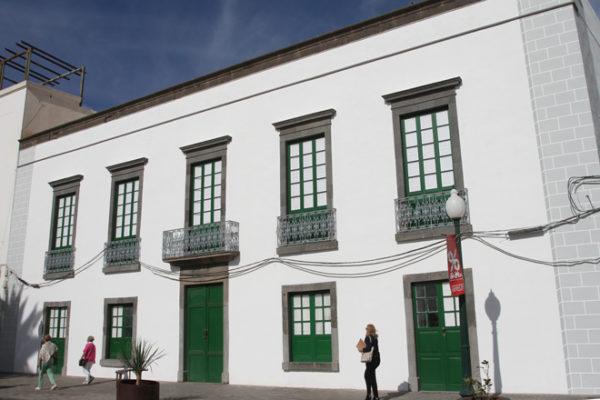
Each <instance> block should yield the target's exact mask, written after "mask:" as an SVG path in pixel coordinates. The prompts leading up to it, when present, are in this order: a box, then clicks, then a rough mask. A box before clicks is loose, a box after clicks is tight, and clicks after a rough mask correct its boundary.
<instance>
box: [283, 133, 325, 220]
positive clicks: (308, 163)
mask: <svg viewBox="0 0 600 400" xmlns="http://www.w3.org/2000/svg"><path fill="white" fill-rule="evenodd" d="M286 147H287V171H286V172H287V182H288V183H287V197H288V211H289V213H297V212H306V211H313V210H321V209H325V208H327V172H326V170H327V168H326V152H325V150H326V149H325V137H324V136H323V135H320V136H315V137H312V138H308V139H302V140H301V141H294V142H288V143H287V146H286Z"/></svg>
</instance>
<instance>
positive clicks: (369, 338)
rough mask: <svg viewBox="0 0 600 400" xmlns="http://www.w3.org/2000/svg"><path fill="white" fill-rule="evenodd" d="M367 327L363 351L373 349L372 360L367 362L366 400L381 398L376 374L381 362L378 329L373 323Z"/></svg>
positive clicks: (366, 351)
mask: <svg viewBox="0 0 600 400" xmlns="http://www.w3.org/2000/svg"><path fill="white" fill-rule="evenodd" d="M365 329H366V331H367V332H366V335H365V341H364V346H363V347H362V352H363V353H369V352H370V351H373V354H372V357H371V361H369V362H366V363H365V383H366V385H367V397H365V400H379V392H378V391H377V377H376V376H375V370H376V369H377V367H379V363H380V362H381V357H380V355H379V341H378V340H377V339H378V336H377V330H376V329H375V325H373V324H369V325H367V327H366V328H365ZM359 350H360V349H359ZM371 391H372V392H373V397H371Z"/></svg>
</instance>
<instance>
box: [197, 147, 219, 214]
mask: <svg viewBox="0 0 600 400" xmlns="http://www.w3.org/2000/svg"><path fill="white" fill-rule="evenodd" d="M191 169H192V174H191V177H190V178H191V182H190V201H191V203H192V204H191V205H192V206H191V214H190V219H191V221H190V225H191V226H198V225H206V224H212V223H215V222H220V221H221V187H222V184H221V176H222V175H221V174H222V161H221V159H220V158H219V159H213V160H208V161H202V162H199V163H196V164H193V165H192V166H191Z"/></svg>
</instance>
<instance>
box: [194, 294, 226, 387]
mask: <svg viewBox="0 0 600 400" xmlns="http://www.w3.org/2000/svg"><path fill="white" fill-rule="evenodd" d="M222 373H223V285H222V284H216V285H203V286H192V287H188V288H187V289H186V292H185V379H186V380H187V381H194V382H221V375H222Z"/></svg>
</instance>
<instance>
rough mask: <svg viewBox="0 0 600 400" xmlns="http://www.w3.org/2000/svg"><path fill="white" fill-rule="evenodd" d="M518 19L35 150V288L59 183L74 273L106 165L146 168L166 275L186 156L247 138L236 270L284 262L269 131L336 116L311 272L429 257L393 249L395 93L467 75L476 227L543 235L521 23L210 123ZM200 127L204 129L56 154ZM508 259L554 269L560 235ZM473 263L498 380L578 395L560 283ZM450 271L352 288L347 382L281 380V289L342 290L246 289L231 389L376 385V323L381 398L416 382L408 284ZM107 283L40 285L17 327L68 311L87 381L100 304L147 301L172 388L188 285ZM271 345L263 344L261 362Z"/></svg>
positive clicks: (467, 247) (273, 74) (345, 300)
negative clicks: (325, 207)
mask: <svg viewBox="0 0 600 400" xmlns="http://www.w3.org/2000/svg"><path fill="white" fill-rule="evenodd" d="M517 15H518V9H517V5H516V3H515V2H514V1H506V0H487V1H485V2H482V3H478V4H476V5H473V6H469V7H466V8H463V9H460V10H457V11H454V12H451V13H447V14H443V15H439V16H436V17H434V18H431V19H428V20H425V21H422V22H418V23H415V24H411V25H407V26H405V27H402V28H398V29H395V30H393V31H389V32H386V33H383V34H379V35H375V36H372V37H370V38H368V39H364V40H361V41H358V42H355V43H352V44H349V45H346V46H343V47H340V48H337V49H333V50H330V51H327V52H325V53H321V54H318V55H315V56H311V57H307V58H305V59H302V60H298V61H296V62H293V63H291V64H286V65H283V66H279V67H275V68H272V69H269V70H266V71H263V72H261V73H257V74H255V75H252V76H250V77H246V78H243V79H239V80H236V81H233V82H230V83H227V84H224V85H221V86H217V87H214V88H211V89H209V90H206V91H203V92H201V93H197V94H194V95H190V96H188V97H186V98H183V99H180V100H177V101H173V102H170V103H167V104H164V105H161V106H158V107H155V108H153V109H151V110H146V111H143V112H140V113H137V114H134V115H131V116H127V117H124V118H121V119H118V120H115V121H111V122H110V123H107V124H103V125H99V126H96V127H92V128H89V129H86V130H84V131H82V132H79V133H77V134H73V135H69V136H66V137H64V138H60V139H57V140H53V141H50V142H47V143H44V144H41V145H38V146H36V148H35V160H39V161H38V162H35V163H34V164H33V167H32V168H33V178H32V185H31V201H30V204H29V214H28V215H29V217H28V220H27V232H28V233H27V239H26V252H25V256H24V272H23V277H24V278H25V279H26V280H28V281H34V282H39V281H41V280H42V273H43V263H44V252H45V251H46V250H47V245H48V235H49V231H50V219H51V215H50V214H51V200H52V191H51V188H50V187H49V186H48V182H50V181H53V180H56V179H60V178H63V177H66V176H71V175H74V174H82V175H83V176H84V179H83V181H82V182H81V188H80V197H79V210H78V224H77V242H76V243H75V247H76V260H75V265H76V266H80V265H82V264H83V263H84V262H85V261H87V260H88V259H90V258H92V257H93V256H94V255H95V254H96V253H98V252H99V251H100V250H101V249H102V246H103V244H104V242H105V240H106V235H107V229H108V215H109V196H110V174H109V172H108V171H107V170H106V168H105V167H106V166H108V165H112V164H115V163H118V162H123V161H128V160H132V159H135V158H138V157H147V158H148V159H149V161H148V164H147V165H146V168H145V172H144V193H143V199H144V200H143V205H142V215H143V217H142V218H143V219H142V223H141V232H140V237H141V238H142V242H141V243H142V245H141V246H142V247H141V260H142V261H144V262H147V263H150V264H153V265H157V266H162V267H164V268H168V265H166V264H163V263H162V261H161V245H162V231H164V230H168V229H174V228H180V227H182V226H183V225H184V221H183V215H184V211H183V210H184V209H183V207H184V195H185V193H184V188H185V158H184V156H183V154H182V153H181V151H180V150H179V147H180V146H183V145H187V144H191V143H196V142H200V141H203V140H207V139H211V138H214V137H218V136H221V135H225V134H228V135H231V136H232V137H233V140H232V142H231V143H230V145H229V147H228V156H227V157H228V158H227V161H228V176H227V219H230V220H234V221H238V222H239V223H240V253H241V257H240V262H239V263H240V264H247V263H250V262H253V261H256V260H260V259H264V258H267V257H271V256H274V255H275V248H276V232H275V230H276V218H277V216H278V214H279V137H278V133H277V132H276V131H275V129H274V128H273V126H272V123H273V122H276V121H280V120H283V119H286V118H291V117H295V116H300V115H304V114H308V113H311V112H315V111H320V110H323V109H328V108H334V109H335V110H336V111H337V115H336V117H335V118H334V119H333V122H332V155H333V177H332V179H333V199H334V200H333V201H334V206H335V208H336V209H337V221H338V222H337V229H338V241H339V250H338V251H334V252H326V253H318V254H312V255H305V256H301V257H299V258H303V259H310V260H322V261H340V260H355V259H366V258H373V257H380V256H384V255H390V254H395V253H399V252H402V251H406V250H408V249H411V248H413V247H416V246H419V245H422V244H413V245H407V244H403V245H398V244H396V242H395V240H394V234H395V225H394V207H393V200H394V199H395V197H396V193H397V188H396V181H395V174H396V172H395V160H394V151H393V131H392V120H391V111H390V109H389V107H388V106H387V105H386V104H384V102H383V100H382V98H381V96H382V95H384V94H388V93H391V92H395V91H399V90H403V89H409V88H412V87H415V86H419V85H423V84H427V83H432V82H437V81H440V80H444V79H447V78H451V77H455V76H460V77H461V78H462V80H463V85H462V87H461V88H460V89H458V91H457V110H458V120H459V130H460V140H461V149H462V160H463V171H464V182H465V186H466V187H467V188H468V189H469V198H470V212H471V222H472V224H473V228H474V229H475V230H491V229H500V228H507V227H520V226H529V225H535V224H541V223H545V222H546V221H547V219H546V212H545V207H544V193H543V187H542V181H541V172H540V162H539V159H538V153H537V143H536V136H535V131H534V120H533V115H532V109H531V100H530V94H529V86H528V80H527V69H526V64H525V57H524V51H523V45H522V39H521V30H520V25H519V21H514V22H511V23H507V24H503V25H499V26H496V27H493V28H489V29H486V30H482V31H479V32H476V33H472V34H468V35H464V36H460V37H458V38H455V39H452V40H449V41H445V42H443V43H440V44H435V45H431V46H426V47H423V48H421V49H418V50H414V51H409V52H406V53H402V54H398V55H396V56H393V57H389V58H385V59H382V60H379V61H376V62H372V63H368V64H365V65H362V66H358V67H354V68H349V69H346V70H344V71H340V72H338V73H332V74H330V75H327V76H324V77H322V78H319V79H315V80H310V81H308V82H305V83H302V84H298V85H292V86H289V87H287V88H282V89H280V90H276V91H272V92H269V93H265V94H261V95H256V96H254V97H251V98H248V99H246V100H244V101H239V102H235V103H233V104H230V105H228V106H224V107H217V108H213V109H211V110H207V111H201V110H204V109H207V108H210V107H214V106H216V105H219V104H222V103H225V102H230V101H232V100H235V99H240V98H242V97H245V96H249V95H251V94H257V93H259V92H263V91H265V90H268V89H271V88H274V87H278V86H281V85H285V84H288V83H291V82H294V81H298V80H300V79H303V78H306V77H310V76H314V75H317V74H321V73H324V72H327V71H333V70H335V69H339V68H341V67H344V66H347V65H350V64H353V63H357V62H361V61H364V60H366V59H369V58H373V57H378V56H381V55H384V54H388V53H392V52H398V51H400V50H403V49H408V48H411V47H413V46H415V45H417V44H422V43H427V42H428V41H431V40H434V39H438V38H441V37H444V36H449V35H451V34H455V33H459V32H464V31H467V30H469V29H472V28H475V27H480V26H484V25H486V24H489V23H491V22H494V21H499V20H501V19H503V18H509V17H513V16H517ZM189 113H195V115H190V116H189V117H186V118H182V119H179V120H177V121H173V122H170V123H168V124H163V125H160V126H155V127H153V128H149V129H145V130H142V131H139V132H137V133H133V134H130V135H127V136H122V137H120V138H118V139H115V140H111V141H106V142H103V143H100V144H96V145H93V146H90V147H86V148H83V149H80V150H77V151H73V152H70V153H68V154H64V155H59V156H54V155H56V154H58V153H60V152H64V151H68V150H70V149H74V148H77V147H80V146H84V145H87V144H91V143H93V142H96V141H99V140H103V139H106V138H110V137H116V136H118V135H122V134H124V133H127V132H131V131H133V130H137V129H140V128H142V127H146V126H149V125H151V124H155V123H157V122H160V121H164V120H167V119H171V118H174V117H176V116H180V115H184V114H189ZM501 246H502V247H503V248H506V249H508V250H511V251H514V252H516V253H519V254H523V255H527V256H530V257H535V258H541V259H551V251H550V244H549V241H548V239H547V238H537V239H528V240H524V241H520V242H502V243H501ZM464 259H465V265H466V266H467V267H468V268H472V269H473V274H474V284H475V302H476V315H477V332H478V341H479V357H480V360H483V359H487V360H490V361H491V360H492V353H493V348H492V336H491V324H490V321H489V319H488V318H487V317H486V312H485V300H486V298H487V297H488V295H489V293H490V291H492V292H493V293H494V295H495V296H496V297H497V298H498V299H499V301H500V303H501V314H500V318H499V320H498V347H499V351H500V367H499V368H498V369H497V371H496V376H498V375H497V374H500V376H501V381H502V390H503V391H504V392H538V393H539V392H546V393H548V392H554V393H564V392H565V391H566V381H565V370H564V360H563V352H562V348H561V346H562V342H561V337H560V322H559V316H558V305H557V299H556V294H555V284H554V272H553V271H552V269H551V268H549V267H542V266H537V265H533V264H527V263H523V262H519V261H517V260H514V259H511V258H507V257H505V256H503V255H500V254H499V253H496V252H493V251H491V250H488V249H486V248H484V247H482V246H481V245H479V244H477V243H475V242H472V241H467V242H465V243H464ZM445 268H446V264H445V256H444V255H439V256H438V257H435V258H431V259H429V260H427V261H425V262H422V263H420V264H418V265H415V266H411V267H409V268H407V269H404V270H400V271H397V272H395V273H393V274H389V275H386V276H384V277H380V278H370V279H364V280H338V281H337V295H338V304H337V307H338V329H339V351H340V360H339V361H340V372H339V373H314V372H312V373H308V372H283V371H282V368H281V362H282V342H281V333H282V332H281V326H282V322H281V313H282V310H281V286H282V285H288V284H296V283H310V282H321V281H331V279H321V278H317V277H314V276H309V275H306V274H302V273H299V272H292V271H291V270H289V269H286V267H284V266H282V265H273V266H270V267H268V268H265V269H263V270H260V271H258V272H255V273H253V274H250V275H248V276H245V277H241V278H236V279H232V280H231V281H230V284H229V378H230V383H232V384H253V385H278V386H279V385H284V386H308V387H329V388H341V387H347V388H362V387H363V381H362V369H363V365H362V364H360V363H359V359H358V354H357V353H356V350H355V349H354V345H355V343H356V340H357V339H358V337H359V336H361V335H362V333H363V328H364V325H365V324H366V323H368V322H373V323H375V324H376V325H377V327H378V328H379V330H380V334H381V338H380V347H381V352H382V360H383V362H382V365H381V367H380V368H379V369H378V379H379V383H380V387H381V388H383V389H388V390H392V389H396V388H397V387H398V385H399V384H401V383H402V382H403V381H406V380H407V378H408V362H407V359H406V346H407V345H406V333H405V321H404V304H403V288H402V275H403V274H405V273H421V272H431V271H443V270H445ZM101 269H102V265H101V262H99V263H97V264H95V265H94V266H93V267H92V268H91V269H89V270H87V271H85V272H84V273H82V274H81V275H78V276H77V277H76V278H75V279H70V280H66V281H64V282H62V283H60V284H58V285H55V286H52V287H48V288H44V289H40V290H35V289H26V290H25V292H24V293H25V294H26V297H27V301H26V302H25V304H24V306H23V308H22V312H21V319H22V320H23V321H24V320H26V319H27V318H31V319H33V320H35V318H40V312H41V307H42V303H43V302H44V301H68V300H70V301H71V319H70V331H69V349H68V354H69V356H68V363H67V371H68V373H69V374H70V375H80V374H81V372H80V369H79V367H78V366H77V360H78V357H79V355H80V351H81V348H82V347H83V345H84V341H85V338H86V337H87V335H89V334H93V335H95V336H96V337H97V338H98V340H97V345H98V350H99V351H98V354H99V355H100V354H102V345H101V343H102V340H100V339H101V332H102V325H103V299H104V298H109V297H131V296H137V297H138V325H137V332H138V334H139V335H141V336H143V337H145V338H148V339H150V340H152V341H155V342H157V343H159V345H160V346H161V347H162V348H164V349H165V350H166V353H167V356H166V357H165V358H164V359H163V360H161V361H160V363H159V364H158V365H157V366H156V367H155V368H154V369H153V371H152V372H150V373H148V374H147V375H148V377H151V378H155V379H163V380H175V379H176V377H177V371H178V368H179V366H178V359H179V354H178V348H179V338H180V336H179V335H180V332H179V286H178V284H177V283H175V282H170V281H166V280H162V279H160V278H157V277H154V276H152V275H151V274H150V273H149V272H148V271H145V270H142V272H138V273H130V274H117V275H104V274H103V273H102V271H101ZM38 329H39V327H38V326H37V325H35V324H25V325H24V328H23V329H21V331H20V332H19V335H18V345H17V359H16V366H17V368H18V369H19V370H22V371H33V370H34V369H35V355H34V350H33V349H35V348H36V345H37V343H38V336H37V335H38ZM258 343H262V344H263V345H262V346H261V347H259V348H257V347H256V345H257V344H258ZM265 343H266V346H265V345H264V344H265ZM257 366H258V367H260V368H257ZM536 366H537V367H536ZM540 366H543V367H540ZM94 368H95V372H94V373H95V375H97V376H105V377H112V376H113V369H109V368H100V367H98V366H96V367H94Z"/></svg>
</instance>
